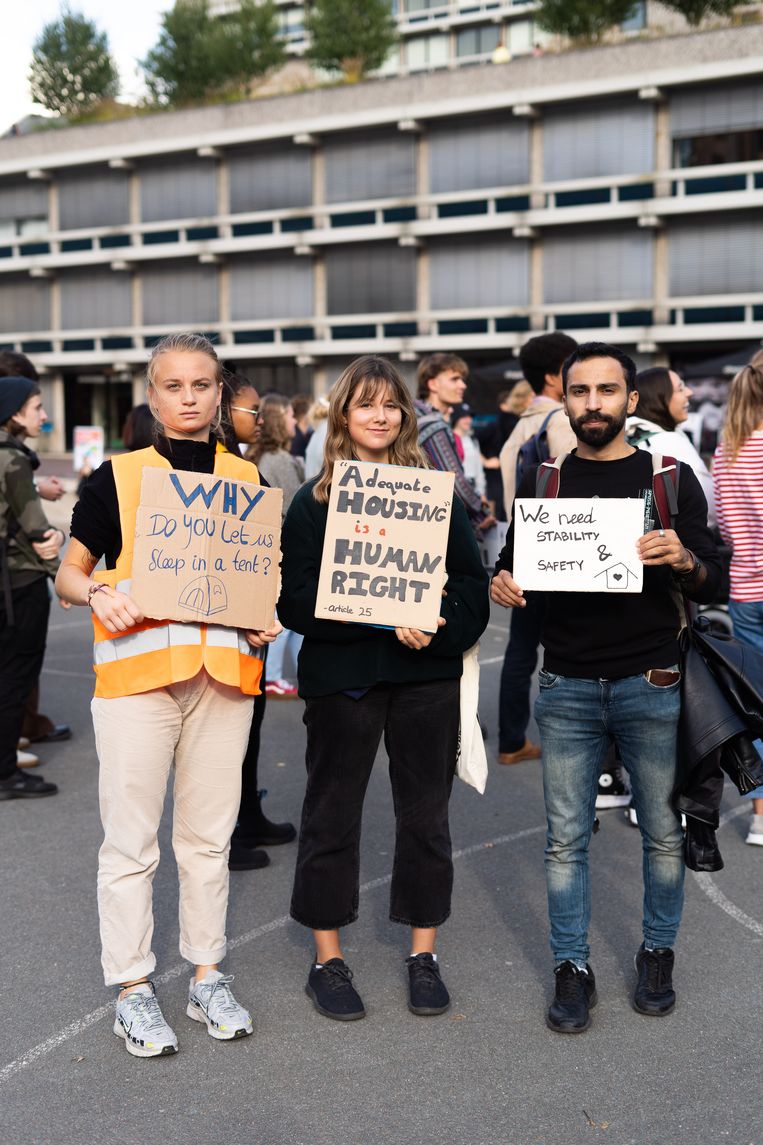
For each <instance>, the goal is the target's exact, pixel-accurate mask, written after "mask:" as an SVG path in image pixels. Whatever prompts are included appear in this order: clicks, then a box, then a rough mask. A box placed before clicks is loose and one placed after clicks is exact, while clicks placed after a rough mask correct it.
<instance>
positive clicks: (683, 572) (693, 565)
mask: <svg viewBox="0 0 763 1145" xmlns="http://www.w3.org/2000/svg"><path fill="white" fill-rule="evenodd" d="M686 558H687V560H686V562H685V563H684V565H681V566H679V567H676V568H674V569H673V573H674V575H675V576H677V577H678V578H679V580H690V579H691V578H692V577H693V576H695V575H696V574H697V573H698V572H699V569H700V561H699V558H698V557H696V556H695V555H694V553H693V552H692V551H691V549H686Z"/></svg>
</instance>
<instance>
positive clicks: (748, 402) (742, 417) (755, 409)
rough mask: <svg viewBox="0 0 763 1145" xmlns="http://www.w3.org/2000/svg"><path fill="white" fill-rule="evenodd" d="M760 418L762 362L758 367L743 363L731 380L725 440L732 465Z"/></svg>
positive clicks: (724, 446)
mask: <svg viewBox="0 0 763 1145" xmlns="http://www.w3.org/2000/svg"><path fill="white" fill-rule="evenodd" d="M756 357H757V355H756ZM753 361H755V359H754V358H753ZM761 421H763V362H761V364H760V365H759V366H753V365H749V366H743V367H742V369H741V370H740V371H739V373H738V374H737V376H736V377H735V378H734V381H733V382H732V383H731V389H730V390H729V400H728V404H727V406H726V420H725V422H724V424H723V434H722V441H723V453H724V456H725V458H726V460H727V461H728V462H730V463H731V464H732V465H733V463H734V462H735V461H736V457H737V454H738V453H739V450H740V449H741V448H742V446H743V445H744V443H745V442H746V441H747V439H748V437H750V435H751V434H752V433H753V432H754V431H755V430H756V429H757V428H758V426H759V425H760V423H761Z"/></svg>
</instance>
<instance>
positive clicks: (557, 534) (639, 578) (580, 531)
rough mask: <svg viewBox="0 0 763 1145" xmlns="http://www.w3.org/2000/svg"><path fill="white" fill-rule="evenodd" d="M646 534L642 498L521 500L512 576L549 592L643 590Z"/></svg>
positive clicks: (516, 515) (516, 516) (516, 507)
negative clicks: (640, 544)
mask: <svg viewBox="0 0 763 1145" xmlns="http://www.w3.org/2000/svg"><path fill="white" fill-rule="evenodd" d="M643 532H644V502H643V501H641V500H640V499H639V498H637V497H612V498H604V497H592V498H588V497H569V498H567V497H565V498H563V499H557V498H552V497H548V498H538V497H518V498H517V499H516V501H515V502H514V570H513V572H512V576H513V577H514V580H515V581H516V582H517V584H518V585H519V586H520V587H521V588H523V589H536V590H542V591H544V592H641V586H642V584H643V580H644V566H643V565H642V563H641V561H640V560H639V558H638V554H637V552H636V542H637V541H638V538H639V537H640V536H642V535H643Z"/></svg>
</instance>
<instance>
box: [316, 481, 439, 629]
mask: <svg viewBox="0 0 763 1145" xmlns="http://www.w3.org/2000/svg"><path fill="white" fill-rule="evenodd" d="M452 504H453V474H452V473H440V472H437V471H436V470H430V469H413V468H406V467H404V466H401V465H374V464H373V463H371V462H368V461H337V462H335V464H334V476H333V480H332V482H331V499H330V501H329V511H328V521H327V523H326V536H325V539H324V542H323V559H322V561H321V573H320V580H319V583H318V597H317V600H316V604H315V615H316V617H318V618H319V619H323V620H352V621H353V622H357V623H358V624H374V625H377V626H381V627H389V628H398V627H402V628H418V629H420V630H421V631H422V632H436V631H437V619H438V617H439V615H440V605H441V603H442V589H443V585H444V584H445V578H446V573H445V552H446V549H447V547H448V530H449V528H450V513H451V508H452Z"/></svg>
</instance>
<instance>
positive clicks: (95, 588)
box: [85, 580, 108, 608]
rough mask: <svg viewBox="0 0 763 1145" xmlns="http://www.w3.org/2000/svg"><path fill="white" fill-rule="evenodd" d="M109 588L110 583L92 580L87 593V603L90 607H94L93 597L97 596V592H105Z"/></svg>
mask: <svg viewBox="0 0 763 1145" xmlns="http://www.w3.org/2000/svg"><path fill="white" fill-rule="evenodd" d="M107 588H108V585H107V584H104V583H103V581H100V580H92V581H91V582H90V584H89V585H88V590H87V595H86V597H85V604H87V605H88V606H89V607H90V608H92V607H93V597H94V596H95V594H96V593H97V592H103V591H104V590H105V589H107Z"/></svg>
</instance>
